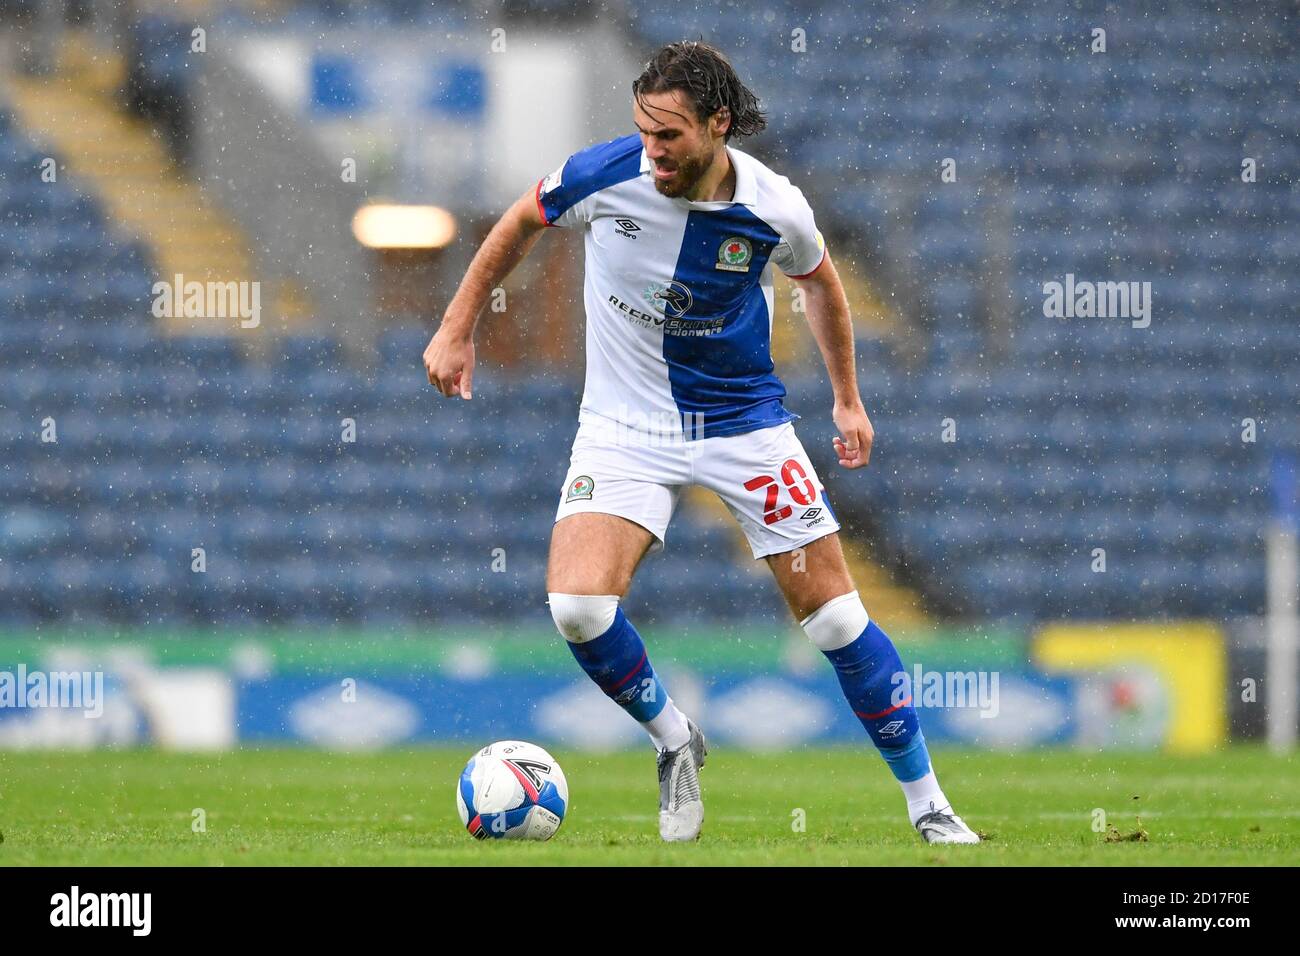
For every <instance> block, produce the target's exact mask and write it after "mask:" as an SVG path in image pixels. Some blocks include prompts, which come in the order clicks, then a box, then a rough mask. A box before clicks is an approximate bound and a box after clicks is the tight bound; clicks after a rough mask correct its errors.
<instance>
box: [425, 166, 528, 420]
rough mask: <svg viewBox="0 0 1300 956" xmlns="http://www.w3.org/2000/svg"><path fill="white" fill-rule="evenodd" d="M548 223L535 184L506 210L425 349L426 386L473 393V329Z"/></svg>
mask: <svg viewBox="0 0 1300 956" xmlns="http://www.w3.org/2000/svg"><path fill="white" fill-rule="evenodd" d="M545 227H546V222H545V221H544V220H543V219H542V214H541V210H540V209H539V208H538V204H537V192H536V187H534V188H533V189H530V190H528V192H526V193H524V195H522V196H520V197H519V199H518V200H517V201H516V202H515V204H514V205H513V206H511V207H510V208H509V209H507V210H506V212H505V215H503V216H502V217H501V218H500V219H499V220H497V223H496V225H495V226H493V227H492V231H491V232H489V233H488V236H487V238H486V239H484V240H483V245H482V246H480V247H479V250H478V252H477V253H475V254H474V260H473V261H472V262H471V263H470V264H469V269H467V270H466V271H465V277H464V278H463V279H461V282H460V288H458V289H457V290H456V294H455V295H454V296H453V297H452V300H451V302H450V304H448V306H447V311H446V312H445V313H444V314H443V317H442V324H441V325H439V326H438V331H437V332H435V333H434V336H433V338H432V339H431V340H430V341H429V345H428V347H427V348H426V349H425V350H424V368H425V371H426V372H428V373H429V384H431V385H433V386H434V387H435V388H437V389H438V391H439V392H441V393H442V394H443V395H444V396H447V397H451V396H453V395H459V396H461V397H462V398H466V399H468V398H471V397H472V388H471V387H472V385H473V379H474V329H475V327H476V326H477V325H478V317H479V315H480V313H482V311H483V307H484V306H485V305H487V302H488V299H489V297H490V296H491V295H492V290H493V289H495V288H497V287H498V286H499V285H500V284H501V283H502V282H503V281H505V278H506V276H508V275H509V274H510V273H511V271H512V270H513V269H514V267H515V266H517V265H518V264H519V263H520V262H521V261H522V260H523V258H524V256H526V255H528V250H530V249H531V248H532V247H533V244H534V243H536V242H537V237H538V236H540V235H541V233H542V229H544V228H545Z"/></svg>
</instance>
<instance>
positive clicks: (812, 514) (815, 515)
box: [799, 508, 822, 524]
mask: <svg viewBox="0 0 1300 956" xmlns="http://www.w3.org/2000/svg"><path fill="white" fill-rule="evenodd" d="M821 513H822V509H821V508H809V509H808V510H807V511H805V512H804V513H803V514H801V515H800V516H799V517H800V518H801V519H802V520H804V521H807V522H808V523H809V524H816V523H817V522H818V521H819V520H820V518H821Z"/></svg>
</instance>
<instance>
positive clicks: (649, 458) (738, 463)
mask: <svg viewBox="0 0 1300 956" xmlns="http://www.w3.org/2000/svg"><path fill="white" fill-rule="evenodd" d="M643 435H644V433H640V432H632V431H630V430H626V429H620V428H618V427H617V426H616V425H613V424H612V423H609V424H607V423H605V422H603V421H602V422H599V423H598V422H597V421H586V422H583V423H582V424H581V425H579V426H578V434H577V435H576V436H575V438H574V440H573V454H572V456H571V457H570V459H569V471H568V474H567V475H566V476H565V478H564V487H563V489H562V490H561V492H560V505H559V508H558V509H557V510H556V512H555V520H556V521H559V520H560V519H561V518H566V517H568V516H569V515H571V514H577V513H579V512H583V511H595V512H600V513H603V514H612V515H618V516H619V517H622V518H627V519H628V520H629V521H635V522H636V523H637V524H639V525H641V526H642V527H644V528H646V529H647V530H649V531H650V532H651V533H652V534H653V535H654V536H655V539H656V540H655V541H654V543H653V544H652V545H651V546H650V553H652V554H653V553H655V552H658V551H662V550H663V548H664V540H665V535H666V534H667V531H668V522H669V521H670V520H671V519H672V516H673V511H674V510H675V509H676V507H677V500H678V498H679V497H680V495H681V491H682V488H684V487H685V486H687V485H692V484H695V485H701V486H703V487H705V488H708V489H709V490H711V491H713V492H715V493H716V494H717V495H718V497H720V498H721V499H722V501H723V503H724V504H725V505H726V506H727V508H728V510H730V512H731V514H732V515H733V516H734V517H735V519H736V521H737V522H738V523H739V524H740V527H741V529H742V530H743V531H744V532H745V537H746V538H747V539H748V540H749V547H750V550H751V551H753V553H754V557H755V558H762V557H765V556H766V555H769V554H781V553H783V552H786V551H793V550H794V549H795V548H800V547H803V546H805V545H807V544H810V543H811V542H813V541H815V540H817V539H818V538H821V537H824V536H825V535H828V534H831V533H832V532H835V531H838V530H839V528H840V523H839V521H838V520H837V519H836V517H835V512H834V511H832V510H831V506H830V502H828V501H827V500H826V494H825V490H824V488H823V487H822V483H821V480H820V479H819V478H818V477H817V472H816V470H815V469H814V468H813V466H812V462H811V461H809V460H808V453H807V452H806V451H804V448H803V445H802V444H801V443H800V441H799V439H798V437H797V436H796V435H795V433H794V425H793V424H792V423H791V422H784V423H782V424H780V425H774V426H771V427H769V428H760V429H758V430H756V431H752V432H746V433H744V434H742V435H723V436H721V437H717V438H703V439H697V440H683V439H682V438H680V437H665V438H663V439H662V440H659V441H650V440H647V439H646V438H645V437H643Z"/></svg>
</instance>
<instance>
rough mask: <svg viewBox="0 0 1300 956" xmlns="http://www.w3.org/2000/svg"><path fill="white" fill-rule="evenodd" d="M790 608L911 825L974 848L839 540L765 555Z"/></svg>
mask: <svg viewBox="0 0 1300 956" xmlns="http://www.w3.org/2000/svg"><path fill="white" fill-rule="evenodd" d="M767 563H768V566H769V567H770V568H771V569H772V574H773V575H774V576H775V578H776V582H777V585H778V586H779V587H780V588H781V593H782V594H784V595H785V600H786V603H787V604H789V606H790V610H791V611H792V612H793V613H794V616H795V617H796V618H797V619H798V621H799V623H800V624H801V625H802V626H803V629H804V631H805V633H807V635H808V637H809V639H811V640H812V642H813V643H814V644H815V645H817V647H818V649H820V650H821V652H822V653H823V654H825V655H826V657H827V659H828V660H829V661H830V662H831V666H833V667H834V668H835V674H836V676H837V677H838V678H839V681H840V687H841V688H843V690H844V696H845V697H846V698H847V699H848V701H849V706H850V707H852V708H853V713H854V714H855V715H856V716H857V718H858V719H859V720H860V721H861V722H862V726H863V727H864V728H866V731H867V733H868V735H870V737H871V740H872V742H873V743H875V745H876V748H877V749H878V750H879V751H880V755H881V756H882V757H883V758H884V759H885V762H886V763H887V764H888V765H889V769H890V770H891V771H892V772H893V774H894V777H895V778H896V779H897V780H898V782H899V785H900V786H901V787H902V788H903V794H904V796H905V797H906V799H907V813H908V818H909V819H910V820H911V823H912V825H913V826H914V827H916V828H917V829H918V830H919V831H920V833H921V835H922V836H923V837H925V839H926V840H927V841H929V842H931V843H976V842H978V837H976V836H975V834H974V833H973V832H972V831H971V830H970V829H969V827H967V826H966V825H965V823H963V822H962V820H961V818H960V817H958V816H957V815H956V814H955V813H953V810H952V805H951V804H950V803H949V802H948V798H947V797H945V796H944V793H943V790H942V789H940V787H939V780H938V777H937V776H936V775H935V772H934V767H933V766H932V765H931V763H930V754H929V752H928V751H927V750H926V746H925V736H924V734H922V733H921V725H920V721H919V719H918V717H917V713H916V708H915V707H914V706H913V705H912V697H911V694H910V692H909V691H910V688H909V686H908V680H907V672H906V671H905V669H904V668H903V662H902V660H901V659H900V658H899V655H898V650H897V649H896V648H895V647H894V644H893V642H892V641H891V640H890V639H889V636H888V635H887V634H886V633H885V632H884V631H883V630H881V628H880V626H879V625H878V624H877V623H876V622H875V621H873V620H871V619H870V617H869V616H868V615H867V611H866V608H865V607H863V604H862V600H861V598H860V597H859V595H858V592H857V591H856V590H854V588H853V581H852V578H851V576H850V575H849V569H848V565H847V564H846V563H845V561H844V552H843V550H842V549H841V547H840V541H839V535H838V534H829V535H827V536H825V537H822V538H818V539H817V540H816V541H813V542H811V543H810V544H808V545H806V546H804V547H802V548H801V549H800V550H799V551H798V552H793V553H792V552H786V553H784V554H772V555H768V556H767Z"/></svg>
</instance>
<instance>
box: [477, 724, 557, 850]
mask: <svg viewBox="0 0 1300 956" xmlns="http://www.w3.org/2000/svg"><path fill="white" fill-rule="evenodd" d="M568 807H569V783H568V781H567V780H565V779H564V771H563V770H561V769H560V765H559V764H558V763H556V761H555V758H554V757H552V756H551V755H550V754H548V753H547V752H546V751H545V750H543V749H542V748H541V747H538V746H537V745H536V744H530V743H525V742H524V741H522V740H499V741H497V742H496V743H494V744H488V745H487V746H486V747H484V748H483V749H482V750H480V751H479V752H478V753H476V754H475V755H474V756H472V757H470V758H469V763H467V764H466V765H465V769H464V770H463V771H461V774H460V781H459V783H458V784H457V785H456V809H457V810H459V811H460V822H461V823H463V824H465V828H466V829H467V830H469V832H470V835H471V836H473V837H474V838H475V839H476V840H489V839H498V840H500V839H506V840H549V839H550V838H551V837H553V836H555V831H556V830H558V829H559V828H560V823H561V822H562V821H563V820H564V811H565V810H567V809H568Z"/></svg>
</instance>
